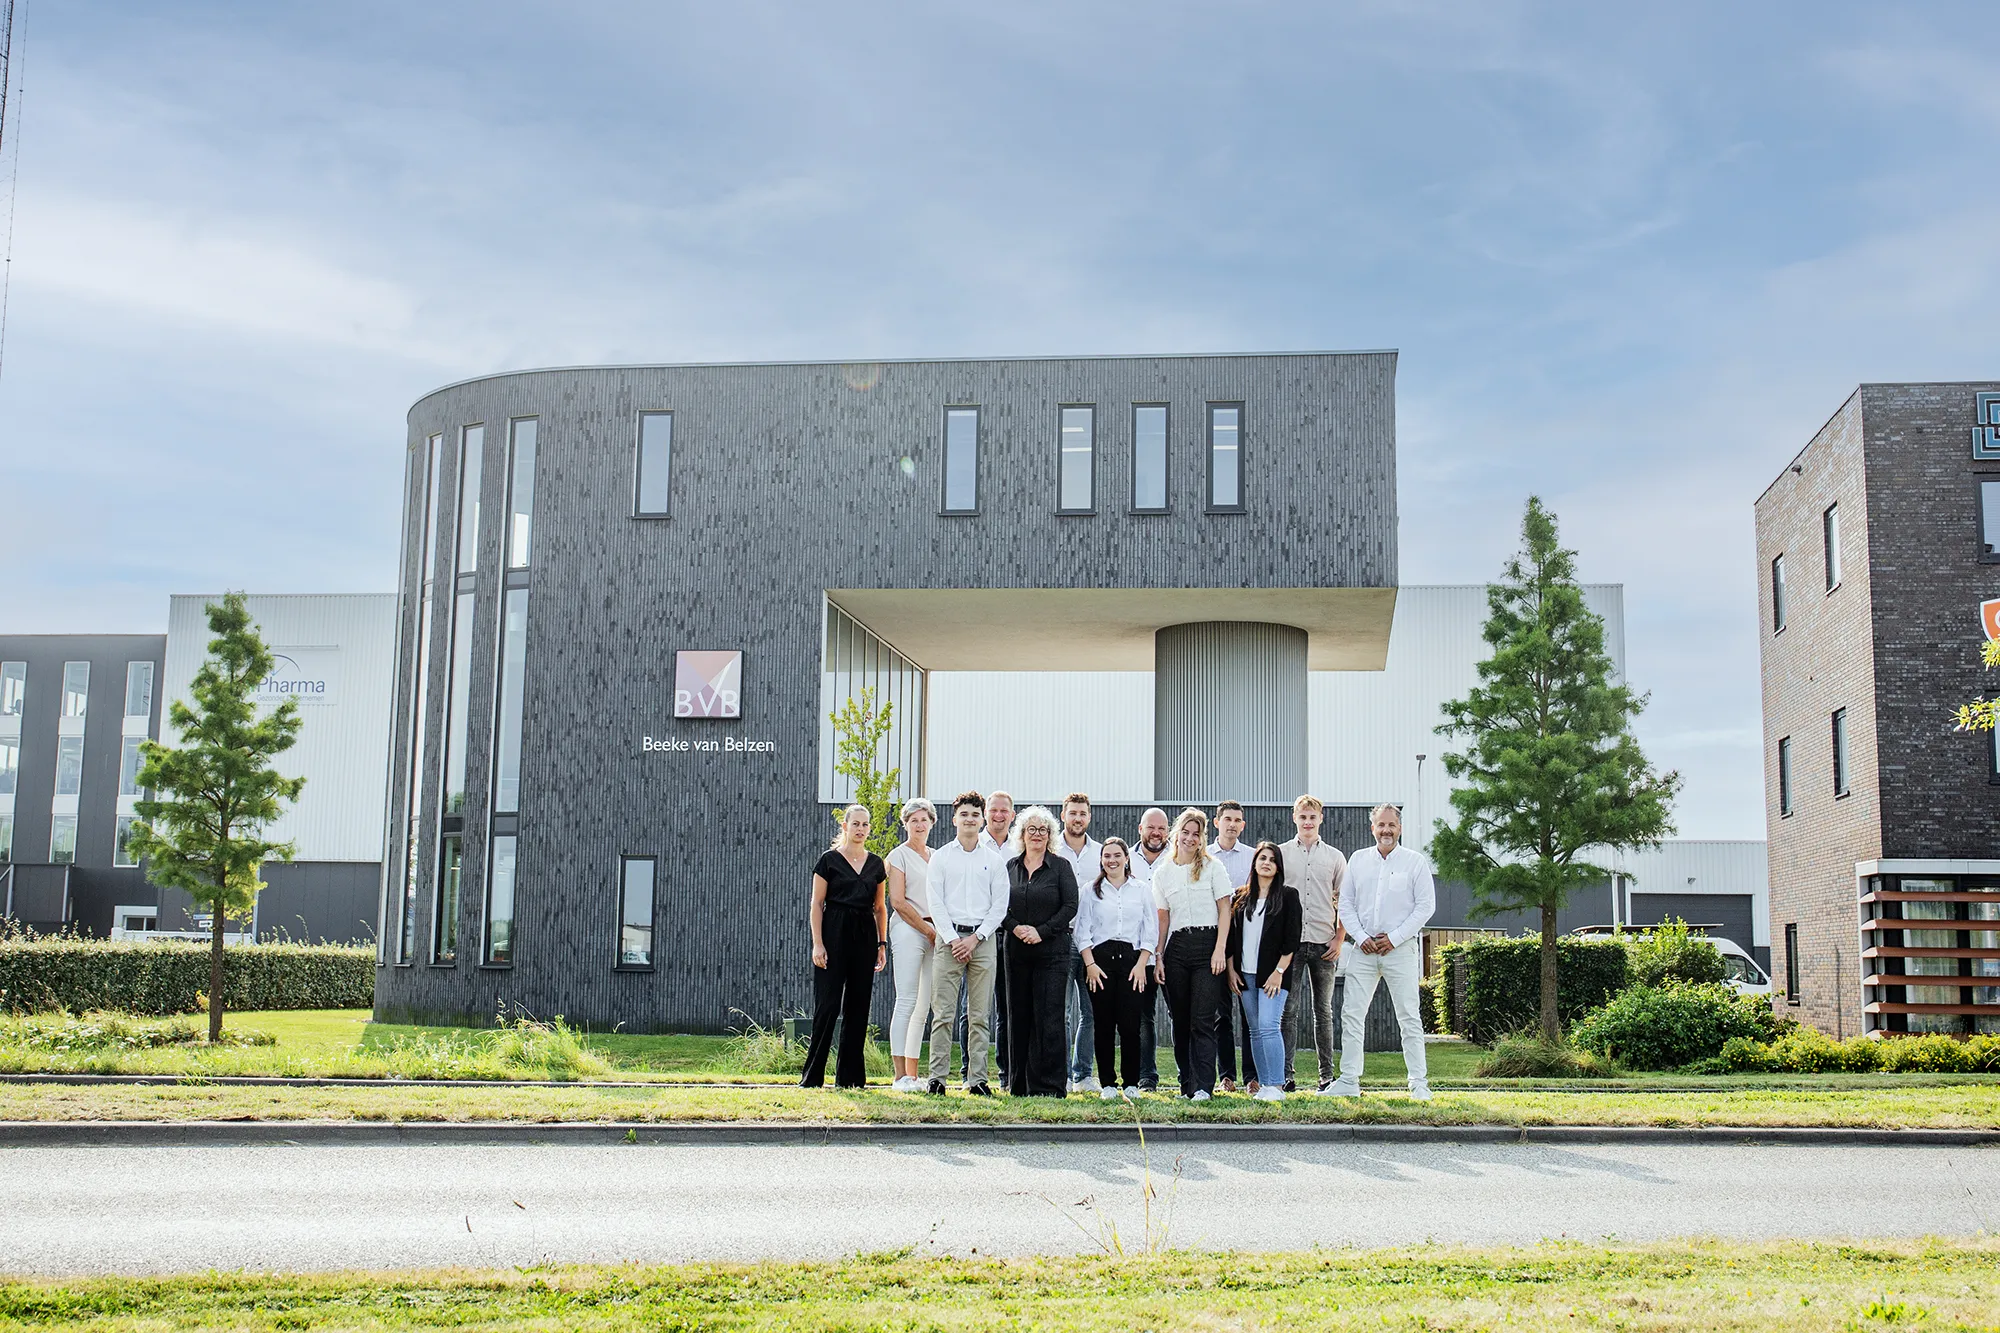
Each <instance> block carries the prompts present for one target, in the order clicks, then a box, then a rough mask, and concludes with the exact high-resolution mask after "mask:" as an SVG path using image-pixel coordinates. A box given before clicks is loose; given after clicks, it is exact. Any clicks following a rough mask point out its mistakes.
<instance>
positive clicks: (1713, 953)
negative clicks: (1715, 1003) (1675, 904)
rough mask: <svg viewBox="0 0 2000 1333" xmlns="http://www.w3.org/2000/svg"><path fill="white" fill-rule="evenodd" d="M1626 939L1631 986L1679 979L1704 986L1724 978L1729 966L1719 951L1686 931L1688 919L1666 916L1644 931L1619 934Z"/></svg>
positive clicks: (1664, 982)
mask: <svg viewBox="0 0 2000 1333" xmlns="http://www.w3.org/2000/svg"><path fill="white" fill-rule="evenodd" d="M1620 938H1622V939H1623V940H1624V941H1625V956H1626V959H1627V960H1628V965H1629V968H1630V974H1631V978H1632V984H1633V985H1634V986H1655V987H1658V986H1666V985H1670V984H1672V983H1674V982H1681V983H1683V984H1686V985H1689V986H1705V985H1708V984H1710V983H1711V982H1717V981H1722V980H1725V979H1726V978H1727V977H1728V976H1729V966H1728V964H1726V963H1724V962H1723V961H1722V953H1721V951H1720V950H1718V949H1717V948H1716V947H1715V946H1714V945H1713V944H1710V943H1709V942H1708V941H1707V940H1705V939H1703V938H1701V936H1699V935H1690V934H1688V928H1687V922H1685V921H1682V920H1681V919H1680V918H1679V917H1669V918H1668V919H1667V920H1666V922H1665V923H1664V924H1662V925H1660V926H1659V927H1657V928H1656V929H1653V930H1650V931H1647V932H1645V933H1644V934H1634V935H1625V936H1621V937H1620Z"/></svg>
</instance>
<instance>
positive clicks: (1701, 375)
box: [0, 0, 2000, 837]
mask: <svg viewBox="0 0 2000 1333" xmlns="http://www.w3.org/2000/svg"><path fill="white" fill-rule="evenodd" d="M579 8H580V7H555V6H548V7H531V6H525V5H511V4H505V3H492V2H490V0H489V2H488V3H481V4H476V5H475V4H465V5H448V4H428V5H422V6H412V5H374V4H365V3H364V4H352V5H346V6H318V7H312V8H307V7H304V6H293V5H252V4H241V5H204V4H199V3H193V2H192V0H190V2H188V3H182V4H178V5H175V6H171V7H169V6H135V5H129V4H108V3H88V2H87V0H65V2H64V3H62V4H60V5H58V4H53V3H49V0H32V3H31V5H30V7H29V9H28V12H27V15H26V32H25V53H24V63H25V76H26V83H27V100H26V107H25V114H24V116H23V117H22V118H21V123H20V129H21V137H20V140H19V142H20V145H21V155H20V170H19V202H18V216H17V222H16V233H15V239H14V263H13V269H12V272H13V277H12V292H11V302H10V309H9V313H8V325H7V332H6V345H5V362H4V371H3V372H0V497H4V498H5V501H6V503H5V506H4V511H5V517H4V519H0V532H3V533H4V534H5V537H4V543H0V551H4V556H0V568H4V570H5V571H6V573H5V576H4V585H0V586H4V587H5V592H4V594H0V606H4V607H5V613H4V616H0V619H4V621H5V623H6V626H7V628H8V629H10V630H16V631H28V632H35V631H49V632H55V631H87V630H102V631H116V630H139V629H150V630H155V631H157V630H159V629H161V628H162V627H163V625H164V620H165V615H166V594H167V592H168V591H170V590H175V591H191V590H204V589H214V588H219V587H223V586H237V587H248V588H251V589H254V590H257V591H269V592H280V591H350V590H353V591H360V590H379V589H386V588H388V587H390V586H391V585H392V579H393V551H394V549H395V538H396V509H397V502H398V498H399V494H400V477H401V449H402V443H403V417H404V413H405V412H406V411H407V409H408V406H409V404H410V403H411V402H412V401H413V400H414V399H416V398H417V397H418V396H420V395H421V394H423V393H424V392H425V391H427V390H428V389H431V388H433V387H436V386H437V385H439V384H442V383H446V382H449V381H451V380H455V379H459V378H462V377H465V376H468V375H476V374H481V373H485V372H489V371H496V370H504V369H512V368H518V367H522V366H536V365H550V364H573V363H584V362H597V361H678V360H729V359H759V360H762V359H793V358H835V359H842V360H845V359H864V358H873V357H894V356H919V357H922V356H984V355H1009V354H1040V353H1051V354H1060V353H1122V352H1154V351H1255V350H1273V349H1298V348H1336V349H1338V348H1382V347H1393V348H1396V349H1398V350H1399V351H1400V352H1401V362H1400V379H1399V407H1400V479H1401V481H1400V502H1401V510H1402V569H1403V578H1404V580H1405V581H1406V582H1477V581H1482V580H1484V579H1487V578H1489V577H1491V576H1492V575H1493V574H1494V573H1495V572H1496V570H1497V569H1498V567H1499V564H1500V562H1501V561H1502V559H1503V558H1504V557H1505V556H1506V554H1507V553H1508V552H1509V551H1510V550H1511V549H1512V548H1513V547H1514V545H1515V542H1516V526H1517V524H1518V520H1519V513H1520V506H1521V503H1522V501H1523V500H1524V498H1525V497H1526V496H1527V495H1528V494H1529V492H1530V491H1538V492H1539V493H1541V494H1542V495H1543V496H1544V497H1545V498H1546V499H1547V500H1548V501H1549V502H1550V504H1551V505H1553V506H1554V508H1555V509H1556V511H1557V513H1558V515H1559V516H1560V518H1561V520H1562V524H1563V533H1564V537H1565V539H1566V540H1567V541H1568V542H1569V543H1570V544H1571V545H1573V546H1575V547H1577V548H1578V550H1579V551H1580V552H1581V556H1582V569H1583V573H1584V575H1585V577H1586V578H1588V579H1591V580H1601V581H1616V582H1622V583H1624V584H1625V585H1626V607H1627V618H1628V652H1629V657H1630V665H1631V671H1632V676H1633V679H1634V682H1635V683H1636V684H1638V685H1640V686H1641V687H1643V688H1647V689H1650V690H1651V691H1652V695H1653V702H1652V707H1651V709H1650V710H1649V711H1648V713H1647V714H1646V715H1645V717H1644V718H1643V719H1642V722H1641V725H1640V734H1641V738H1642V739H1643V740H1644V741H1645V742H1646V744H1647V747H1648V751H1649V753H1650V754H1651V755H1652V756H1653V757H1654V758H1655V759H1656V761H1658V762H1660V763H1661V764H1663V765H1669V766H1672V767H1676V768H1679V769H1680V770H1681V771H1682V772H1683V773H1684V774H1686V776H1687V778H1688V785H1687V790H1686V795H1685V797H1684V799H1683V800H1682V803H1681V807H1680V824H1681V831H1682V832H1683V833H1684V834H1687V835H1690V836H1704V837H1760V836H1762V834H1763V816H1762V806H1761V801H1762V798H1761V795H1760V792H1761V760H1760V757H1759V754H1758V734H1759V733H1758V688H1757V638H1756V634H1757V625H1756V616H1755V595H1756V590H1755V569H1754V564H1755V561H1754V553H1753V542H1752V527H1751V502H1752V501H1753V500H1754V498H1755V497H1756V495H1757V493H1758V492H1759V491H1760V490H1761V489H1762V488H1763V486H1764V484H1765V483H1766V482H1767V481H1769V480H1770V478H1771V477H1773V476H1775V475H1776V474H1777V472H1778V471H1779V469H1780V468H1781V467H1782V466H1783V465H1784V464H1785V462H1786V461H1787V460H1788V459H1789V458H1790V457H1791V455H1792V454H1793V453H1794V452H1795V451H1796V450H1797V449H1798V448H1799V446H1800V445H1802V444H1803V443H1804V442H1805V440H1806V439H1807V438H1808V437H1809V436H1810V434H1811V433H1812V431H1813V430H1814V429H1815V428H1817V427H1818V425H1819V424H1820V423H1821V422H1822V421H1823V420H1825V418H1826V417H1827V416H1829V415H1830V414H1831V413H1832V412H1833V411H1834V409H1835V408H1836V407H1838V406H1839V404H1840V402H1841V401H1842V399H1844V398H1845V397H1846V396H1847V394H1848V393H1849V392H1850V391H1851V390H1852V389H1853V387H1854V385H1855V384H1856V383H1858V382H1861V381H1868V380H1901V379H1974V378H1991V377H1995V376H2000V347H1996V341H2000V340H1996V321H2000V171H1996V170H1995V169H1994V168H1995V163H1996V162H2000V60H1996V54H1995V53H1996V52H2000V10H1996V9H1995V8H1994V7H1993V6H1991V5H1990V4H1959V5H1953V4H1926V5H1923V6H1884V5H1880V4H1843V3H1810V4H1807V3H1799V4H1771V5H1743V4H1740V3H1738V4H1729V5H1722V4H1700V3H1690V4H1680V5H1674V6H1660V7H1654V8H1653V9H1651V10H1645V9H1642V8H1640V7H1636V6H1604V5H1583V4H1578V5H1560V6H1559V5H1523V4H1509V3H1504V2H1503V3H1481V4H1459V5H1445V4H1426V3H1398V4H1390V3H1374V4H1307V5H1296V6H1284V5H1276V4H1235V5H1220V4H1216V5H1185V4H1175V3H1153V4H1148V5H1143V6H1142V5H1126V6H1116V7H1112V6H1092V5H1088V4H1081V3H1075V2H1073V0H1072V2H1070V3H1062V4H1039V3H1021V2H1020V0H1016V2H1015V3H1010V4H1007V5H981V6H966V5H942V4H923V5H908V6H898V5H867V6H824V5H804V4H798V5H789V6H779V5H770V4H759V3H745V2H739V3H737V4H734V5H727V6H713V5H699V6H697V5H665V4H633V5H617V4H596V5H592V6H589V7H587V8H585V9H582V12H581V13H579V12H577V11H578V9H579ZM12 130H13V126H11V125H10V133H12Z"/></svg>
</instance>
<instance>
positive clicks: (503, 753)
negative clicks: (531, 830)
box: [493, 588, 528, 815]
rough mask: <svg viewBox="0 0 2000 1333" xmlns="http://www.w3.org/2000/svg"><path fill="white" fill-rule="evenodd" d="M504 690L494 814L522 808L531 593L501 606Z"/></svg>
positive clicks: (498, 717)
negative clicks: (524, 684)
mask: <svg viewBox="0 0 2000 1333" xmlns="http://www.w3.org/2000/svg"><path fill="white" fill-rule="evenodd" d="M500 616H501V627H500V672H499V676H500V689H499V696H498V704H497V707H496V709H495V711H494V723H493V813H495V814H499V815H509V814H513V813H515V812H516V811H518V810H519V809H520V808H521V704H522V697H521V695H522V677H523V670H522V664H523V658H524V657H525V655H526V653H527V648H528V590H527V589H526V588H509V589H507V596H506V598H505V600H504V601H503V602H502V603H501V612H500Z"/></svg>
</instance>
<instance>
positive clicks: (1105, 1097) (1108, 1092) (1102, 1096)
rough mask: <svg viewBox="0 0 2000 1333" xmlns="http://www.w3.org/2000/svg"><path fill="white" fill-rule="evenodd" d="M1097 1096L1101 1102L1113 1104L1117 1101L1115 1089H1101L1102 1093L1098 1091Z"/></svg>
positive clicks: (1116, 1090)
mask: <svg viewBox="0 0 2000 1333" xmlns="http://www.w3.org/2000/svg"><path fill="white" fill-rule="evenodd" d="M1097 1096H1098V1098H1099V1100H1101V1101H1107V1102H1115V1101H1117V1100H1118V1089H1116V1088H1105V1089H1103V1090H1102V1091H1100V1092H1099V1093H1098V1094H1097Z"/></svg>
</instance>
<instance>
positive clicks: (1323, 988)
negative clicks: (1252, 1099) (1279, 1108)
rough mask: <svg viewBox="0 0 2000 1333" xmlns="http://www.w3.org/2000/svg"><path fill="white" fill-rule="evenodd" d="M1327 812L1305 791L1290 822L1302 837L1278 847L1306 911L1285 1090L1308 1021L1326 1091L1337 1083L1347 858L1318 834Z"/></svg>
mask: <svg viewBox="0 0 2000 1333" xmlns="http://www.w3.org/2000/svg"><path fill="white" fill-rule="evenodd" d="M1325 815H1326V808H1325V807H1324V806H1323V805H1321V804H1320V800H1319V798H1318V797H1317V796H1301V797H1299V798H1298V799H1297V800H1295V801H1293V802H1292V826H1293V827H1294V828H1296V829H1297V830H1298V836H1297V837H1295V838H1293V839H1291V840H1290V841H1289V842H1285V843H1282V844H1280V845H1279V847H1278V851H1279V853H1280V854H1281V855H1283V857H1284V858H1285V882H1286V883H1287V884H1289V885H1291V886H1292V887H1293V888H1295V889H1297V890H1298V891H1299V907H1300V909H1301V912H1302V916H1301V918H1300V922H1301V926H1300V931H1299V951H1298V952H1297V953H1296V954H1294V955H1293V956H1292V967H1291V971H1290V973H1289V974H1288V976H1287V977H1286V979H1285V988H1286V993H1285V1020H1284V1025H1285V1091H1286V1092H1292V1091H1295V1090H1296V1084H1295V1083H1294V1081H1293V1078H1292V1065H1293V1060H1294V1057H1295V1056H1296V1055H1297V1053H1298V1049H1299V1047H1300V1046H1301V1045H1303V1044H1304V1043H1305V1041H1306V1038H1307V1035H1308V1034H1307V1031H1306V1027H1307V1024H1308V1023H1310V1024H1311V1027H1312V1031H1311V1034H1310V1035H1311V1037H1312V1042H1313V1047H1314V1049H1315V1050H1317V1051H1318V1053H1319V1087H1320V1089H1321V1090H1322V1091H1324V1090H1325V1088H1326V1086H1327V1084H1329V1083H1331V1082H1333V1066H1334V1062H1335V1060H1336V1059H1337V1055H1336V1052H1337V1051H1338V1049H1339V1041H1340V1029H1339V1028H1338V1027H1337V1026H1336V1024H1337V1022H1338V1020H1337V1019H1336V1018H1335V1017H1334V1012H1333V995H1334V980H1335V977H1336V975H1337V974H1338V972H1339V970H1340V929H1339V913H1338V904H1339V901H1340V884H1341V880H1342V878H1343V877H1344V876H1345V875H1346V873H1347V858H1346V857H1344V856H1342V855H1341V854H1340V849H1339V848H1338V847H1335V846H1334V845H1333V844H1332V843H1329V842H1327V841H1326V839H1324V838H1322V837H1320V821H1321V820H1322V819H1323V818H1325ZM1307 1015H1311V1017H1310V1018H1308V1017H1307ZM1263 1072H1264V1071H1262V1070H1259V1071H1258V1073H1259V1074H1262V1073H1263Z"/></svg>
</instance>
